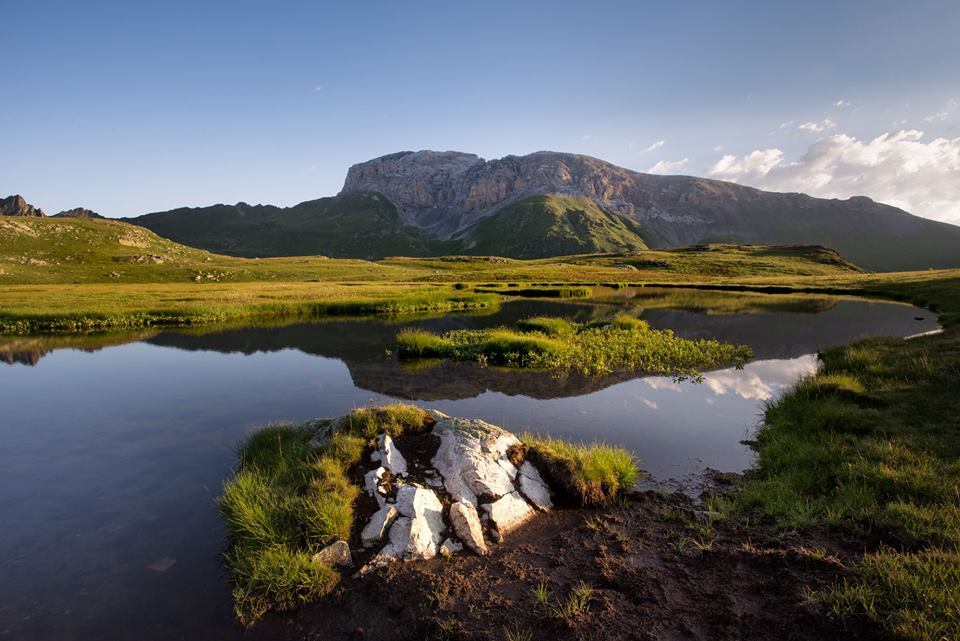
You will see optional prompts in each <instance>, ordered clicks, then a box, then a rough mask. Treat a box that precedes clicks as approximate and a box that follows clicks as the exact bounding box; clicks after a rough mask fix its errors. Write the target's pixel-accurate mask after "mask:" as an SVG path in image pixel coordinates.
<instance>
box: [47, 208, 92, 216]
mask: <svg viewBox="0 0 960 641" xmlns="http://www.w3.org/2000/svg"><path fill="white" fill-rule="evenodd" d="M51 218H103V216H101V215H100V214H98V213H97V212H95V211H91V210H89V209H86V208H84V207H74V208H73V209H68V210H66V211H61V212H60V213H59V214H54V215H53V216H51Z"/></svg>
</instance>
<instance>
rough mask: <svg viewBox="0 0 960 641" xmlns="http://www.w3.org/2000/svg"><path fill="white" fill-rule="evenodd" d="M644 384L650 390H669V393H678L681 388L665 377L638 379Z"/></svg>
mask: <svg viewBox="0 0 960 641" xmlns="http://www.w3.org/2000/svg"><path fill="white" fill-rule="evenodd" d="M640 380H642V381H643V382H644V383H646V384H647V385H649V386H650V389H655V390H670V391H671V392H679V391H680V390H681V389H683V388H682V387H680V384H679V383H677V382H676V381H675V380H673V379H672V378H667V377H666V376H650V377H648V378H642V379H640Z"/></svg>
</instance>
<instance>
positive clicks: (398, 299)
mask: <svg viewBox="0 0 960 641" xmlns="http://www.w3.org/2000/svg"><path fill="white" fill-rule="evenodd" d="M129 287H130V286H129V285H127V286H125V285H115V286H113V287H106V286H97V285H89V286H82V287H73V288H67V289H65V288H58V287H51V286H43V287H37V288H32V294H33V296H32V298H31V300H30V302H29V303H27V304H23V303H19V304H15V305H7V304H2V305H0V333H13V334H31V333H40V332H52V333H55V332H85V331H100V330H105V329H129V328H142V327H167V326H190V325H205V324H215V323H228V322H236V321H244V320H246V321H252V320H258V319H278V318H305V319H316V318H324V317H328V316H373V315H376V316H391V317H397V316H403V315H411V314H418V313H430V312H451V311H469V310H481V309H495V308H497V306H498V305H499V298H498V297H497V296H495V295H492V294H473V293H467V294H465V293H460V292H456V291H454V290H451V289H448V288H446V287H436V288H434V289H426V288H423V287H415V288H414V287H410V286H404V287H400V286H398V287H396V288H394V289H393V290H392V291H391V288H382V287H380V288H375V287H371V286H367V285H364V286H359V287H357V288H355V290H354V291H351V289H350V288H349V287H348V286H347V285H344V284H340V285H316V286H313V285H312V284H303V283H298V284H296V285H290V286H288V287H286V288H279V289H278V288H277V287H275V284H272V283H271V284H262V283H245V284H242V285H237V284H222V285H211V286H209V287H207V288H206V290H205V289H204V288H203V287H201V286H184V285H181V286H170V285H153V286H141V287H137V288H135V289H134V290H131V291H130V292H129V293H127V292H126V290H127V289H129ZM38 293H39V294H41V296H39V297H38V296H37V294H38ZM347 295H349V296H347ZM46 296H56V297H57V299H56V300H52V299H50V300H47V299H46ZM2 299H3V296H2V295H0V303H5V301H3V300H2Z"/></svg>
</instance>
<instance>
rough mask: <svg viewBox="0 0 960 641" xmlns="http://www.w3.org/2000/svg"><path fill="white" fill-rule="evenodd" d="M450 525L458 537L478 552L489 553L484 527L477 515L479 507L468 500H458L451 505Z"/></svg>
mask: <svg viewBox="0 0 960 641" xmlns="http://www.w3.org/2000/svg"><path fill="white" fill-rule="evenodd" d="M450 525H451V526H452V527H453V531H454V533H455V534H456V535H457V537H458V538H459V539H460V540H461V541H463V542H464V543H466V545H467V547H469V548H470V549H471V550H473V551H474V552H476V553H477V554H481V555H483V554H489V553H490V550H489V549H487V544H486V542H485V541H484V540H483V527H482V526H481V525H480V518H479V517H478V516H477V508H475V507H474V506H473V503H470V502H468V501H457V502H456V503H453V504H452V505H451V506H450Z"/></svg>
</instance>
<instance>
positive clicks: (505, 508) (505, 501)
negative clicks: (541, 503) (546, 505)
mask: <svg viewBox="0 0 960 641" xmlns="http://www.w3.org/2000/svg"><path fill="white" fill-rule="evenodd" d="M483 509H484V510H485V511H486V512H487V514H489V515H490V524H491V525H492V526H493V527H494V528H496V529H497V531H498V532H499V533H500V534H501V535H505V534H508V533H509V532H510V530H512V529H514V528H516V527H517V526H519V525H521V524H523V523H525V522H526V521H528V520H529V519H531V518H532V517H533V516H534V514H536V512H534V511H533V508H532V507H530V505H529V504H528V503H527V502H526V501H524V500H523V497H522V496H520V493H519V492H511V493H510V494H504V495H503V496H502V497H500V498H499V499H497V500H496V501H494V502H493V503H487V504H485V505H484V506H483Z"/></svg>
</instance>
